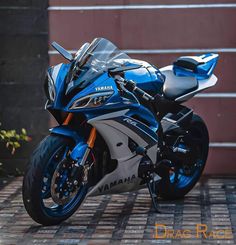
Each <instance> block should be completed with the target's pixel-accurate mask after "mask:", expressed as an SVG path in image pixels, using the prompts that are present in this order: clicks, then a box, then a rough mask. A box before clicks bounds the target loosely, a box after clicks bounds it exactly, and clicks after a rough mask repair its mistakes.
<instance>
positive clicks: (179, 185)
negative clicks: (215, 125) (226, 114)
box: [159, 115, 209, 199]
mask: <svg viewBox="0 0 236 245" xmlns="http://www.w3.org/2000/svg"><path fill="white" fill-rule="evenodd" d="M188 131H189V135H190V140H188V141H186V142H185V141H183V142H181V143H180V144H179V145H178V146H179V147H180V148H182V149H186V150H188V151H189V153H187V154H182V153H179V154H181V155H182V162H179V163H178V164H176V167H175V168H172V169H171V170H170V171H166V173H165V174H164V176H163V178H162V180H161V182H160V186H159V187H160V195H161V197H163V198H164V199H178V198H182V197H184V196H185V195H186V194H187V193H188V192H189V191H190V190H191V189H192V188H193V187H194V185H195V184H196V183H197V181H198V180H199V178H200V176H201V174H202V171H203V169H204V167H205V164H206V160H207V156H208V148H209V136H208V130H207V127H206V125H205V123H204V121H203V120H202V119H201V118H200V117H199V116H198V115H193V118H192V121H191V123H190V126H189V128H188ZM178 161H179V159H178ZM174 164H175V163H174Z"/></svg>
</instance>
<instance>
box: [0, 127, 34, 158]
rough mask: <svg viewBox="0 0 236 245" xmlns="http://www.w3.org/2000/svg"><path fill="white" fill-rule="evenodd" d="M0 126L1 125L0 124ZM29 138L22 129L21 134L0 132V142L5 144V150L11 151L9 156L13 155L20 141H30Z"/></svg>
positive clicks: (8, 131) (9, 131)
mask: <svg viewBox="0 0 236 245" xmlns="http://www.w3.org/2000/svg"><path fill="white" fill-rule="evenodd" d="M0 125H1V124H0ZM30 140H31V139H30V137H29V136H28V135H27V132H26V130H25V129H24V128H22V129H21V133H17V132H16V130H14V129H13V130H3V129H1V130H0V141H1V142H3V143H6V148H8V149H10V150H11V154H14V153H15V151H16V149H17V148H19V147H20V146H21V144H20V142H21V141H27V142H28V141H30Z"/></svg>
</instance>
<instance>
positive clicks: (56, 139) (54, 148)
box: [22, 135, 94, 225]
mask: <svg viewBox="0 0 236 245" xmlns="http://www.w3.org/2000/svg"><path fill="white" fill-rule="evenodd" d="M72 147H73V141H72V140H70V139H68V138H64V137H61V136H55V135H50V136H48V137H46V138H45V139H44V140H43V141H42V142H41V143H40V144H39V146H38V147H37V148H36V150H35V151H34V153H33V155H32V157H31V159H30V162H29V165H28V169H27V171H26V173H25V176H24V180H23V189H22V191H23V201H24V205H25V208H26V210H27V212H28V214H29V215H30V216H31V217H32V219H34V220H35V221H36V222H38V223H40V224H42V225H55V224H58V223H60V222H62V221H64V220H66V219H67V218H69V217H70V216H71V215H72V214H73V213H74V212H75V211H76V210H77V208H78V207H79V206H80V204H81V203H82V201H83V200H84V198H85V196H86V194H87V185H86V184H84V182H83V181H82V177H83V173H82V172H83V171H82V170H81V171H82V172H81V174H80V175H79V176H80V177H81V178H80V179H76V180H74V179H73V174H72V173H73V169H74V168H73V167H72V164H71V163H70V162H69V161H68V160H67V159H68V158H67V155H68V154H69V152H70V149H71V148H72ZM90 160H91V161H93V160H94V158H91V159H90Z"/></svg>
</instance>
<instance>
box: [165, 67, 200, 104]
mask: <svg viewBox="0 0 236 245" xmlns="http://www.w3.org/2000/svg"><path fill="white" fill-rule="evenodd" d="M165 76H166V80H165V82H164V85H163V94H164V96H165V98H166V99H168V100H175V99H176V98H178V97H180V96H182V95H184V94H187V93H190V92H192V91H194V90H196V89H197V88H198V81H197V79H196V78H195V77H178V76H175V75H174V74H173V71H172V70H169V71H166V72H165Z"/></svg>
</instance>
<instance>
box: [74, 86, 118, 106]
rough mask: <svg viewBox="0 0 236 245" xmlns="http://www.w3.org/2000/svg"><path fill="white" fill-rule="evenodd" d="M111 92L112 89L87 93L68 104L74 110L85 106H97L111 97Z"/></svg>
mask: <svg viewBox="0 0 236 245" xmlns="http://www.w3.org/2000/svg"><path fill="white" fill-rule="evenodd" d="M112 94H113V91H107V92H101V93H94V94H89V95H87V96H85V97H82V98H80V99H78V100H76V101H75V102H73V104H72V105H71V106H70V109H71V110H75V109H80V108H85V107H87V108H91V107H98V106H100V105H102V104H104V103H105V102H106V101H107V100H108V99H109V98H110V97H111V95H112Z"/></svg>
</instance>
